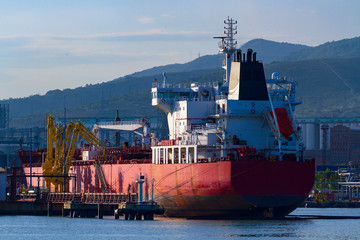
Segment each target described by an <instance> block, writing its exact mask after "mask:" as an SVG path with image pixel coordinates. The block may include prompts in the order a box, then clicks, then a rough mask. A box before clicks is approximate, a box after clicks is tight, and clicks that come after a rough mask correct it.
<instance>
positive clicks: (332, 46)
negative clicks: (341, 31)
mask: <svg viewBox="0 0 360 240" xmlns="http://www.w3.org/2000/svg"><path fill="white" fill-rule="evenodd" d="M351 57H360V37H356V38H351V39H344V40H340V41H333V42H327V43H325V44H322V45H319V46H317V47H311V48H304V49H301V50H299V51H296V52H292V53H290V54H289V55H287V56H284V57H282V58H281V59H280V60H281V61H299V60H306V59H314V58H351Z"/></svg>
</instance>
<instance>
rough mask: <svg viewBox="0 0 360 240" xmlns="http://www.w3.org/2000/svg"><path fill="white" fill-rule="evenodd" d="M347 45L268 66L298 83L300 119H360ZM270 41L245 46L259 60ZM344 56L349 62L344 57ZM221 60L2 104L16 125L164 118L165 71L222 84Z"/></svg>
mask: <svg viewBox="0 0 360 240" xmlns="http://www.w3.org/2000/svg"><path fill="white" fill-rule="evenodd" d="M343 41H344V42H343ZM343 41H338V42H333V43H326V44H323V45H321V46H319V48H317V49H318V50H317V51H318V54H320V52H324V51H328V52H331V54H330V53H329V56H332V57H331V58H329V59H324V58H322V59H321V58H317V59H307V60H301V61H289V62H272V63H270V64H265V66H264V68H265V73H266V76H267V77H269V76H270V75H271V73H272V72H278V73H279V74H280V75H286V76H289V77H291V78H292V79H293V80H295V81H296V82H298V87H297V96H298V97H300V98H302V100H303V104H302V105H300V106H298V108H297V110H296V112H295V113H296V116H298V117H358V116H360V108H359V107H358V106H360V94H359V93H360V83H359V81H358V76H360V68H359V66H360V56H359V57H356V54H358V51H359V49H360V46H359V45H358V42H359V38H356V39H352V40H351V41H349V40H343ZM269 42H270V41H265V40H261V39H260V40H258V39H256V40H253V41H250V42H249V43H247V45H244V47H245V49H246V48H252V49H254V50H255V51H258V49H260V52H259V54H258V56H261V47H260V45H261V44H264V46H265V45H266V44H273V43H271V42H270V43H269ZM344 43H346V44H344ZM259 44H260V45H259ZM275 45H277V46H278V47H281V46H286V47H285V48H286V49H285V48H284V50H279V49H276V48H273V49H272V50H269V53H270V52H271V51H274V52H277V53H278V54H280V53H281V54H286V52H287V51H290V50H289V49H292V50H294V49H295V48H296V46H293V45H290V46H289V45H287V44H285V45H284V43H278V44H275ZM275 45H274V46H275ZM331 46H333V50H331V49H332V47H331ZM346 46H347V47H346ZM298 47H300V48H303V50H299V52H303V53H304V52H306V51H308V50H309V48H308V47H306V46H301V45H300V46H298ZM311 49H313V48H311ZM325 49H328V50H325ZM292 50H291V51H292ZM299 52H298V53H299ZM313 52H314V51H311V53H313ZM340 53H342V54H343V55H342V56H346V58H340V57H341V56H340V55H339V54H340ZM263 54H264V53H263ZM293 54H295V53H293ZM309 54H310V53H309ZM289 56H290V55H289ZM313 56H317V55H316V54H315V55H313ZM334 56H338V57H334ZM354 56H355V57H354ZM275 57H279V55H276V56H274V59H275ZM258 59H261V57H260V58H259V57H258ZM221 62H222V57H221V55H209V56H204V57H201V58H198V59H196V60H194V61H191V62H189V63H185V64H172V65H167V66H161V67H156V68H152V69H148V70H145V71H142V72H139V73H134V74H131V75H129V76H125V77H121V78H118V79H114V80H112V81H108V82H104V83H101V84H94V85H91V84H89V85H86V86H84V87H79V88H76V89H66V90H63V91H60V90H52V91H49V92H47V93H46V94H45V95H35V96H30V97H26V98H17V99H8V100H2V101H0V104H9V106H10V126H11V127H30V126H44V123H45V121H44V119H45V116H46V114H48V113H55V114H56V115H58V116H63V114H64V108H65V107H66V111H67V117H69V118H82V117H90V118H91V117H94V118H95V117H97V118H99V117H106V118H107V117H109V118H113V117H114V116H115V113H116V110H117V109H119V110H120V115H121V116H126V117H149V116H158V115H159V114H161V113H160V112H159V110H157V109H156V108H154V107H152V106H151V96H150V89H151V86H152V83H153V81H154V79H157V80H158V81H162V79H163V76H162V73H163V72H164V71H165V72H167V77H168V82H169V83H179V82H215V81H222V79H223V75H224V72H223V70H222V69H221Z"/></svg>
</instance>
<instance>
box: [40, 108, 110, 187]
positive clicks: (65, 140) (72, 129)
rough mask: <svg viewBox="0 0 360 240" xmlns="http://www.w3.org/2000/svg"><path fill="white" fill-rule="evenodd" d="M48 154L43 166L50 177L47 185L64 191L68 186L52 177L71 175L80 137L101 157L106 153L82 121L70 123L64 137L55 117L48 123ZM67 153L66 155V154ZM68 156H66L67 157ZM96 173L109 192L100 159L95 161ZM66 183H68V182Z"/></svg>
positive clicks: (59, 179) (49, 119)
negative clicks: (71, 167) (70, 171)
mask: <svg viewBox="0 0 360 240" xmlns="http://www.w3.org/2000/svg"><path fill="white" fill-rule="evenodd" d="M47 128H48V130H47V154H46V159H45V162H44V163H43V165H42V168H43V172H44V174H45V175H49V177H45V181H46V185H47V187H48V189H50V184H51V183H52V184H54V186H55V191H59V190H60V191H63V190H64V187H65V189H66V186H67V185H68V184H67V183H65V186H64V178H62V177H50V176H52V175H53V176H54V175H58V176H59V175H65V176H67V175H68V173H69V169H70V166H71V161H72V160H73V156H74V152H75V148H76V143H77V140H78V137H79V135H80V136H81V137H82V138H83V139H84V140H85V141H86V142H88V143H89V144H91V145H93V146H94V147H95V148H96V149H97V150H98V151H99V155H100V156H103V154H104V152H105V148H104V146H103V145H102V144H101V141H100V140H99V139H98V138H97V137H96V136H95V135H94V134H93V133H92V132H91V131H89V130H88V129H87V128H86V127H85V126H84V125H83V124H82V122H80V121H77V122H75V123H74V122H70V123H69V124H68V125H67V126H66V130H65V136H64V137H63V136H62V135H63V128H62V126H61V125H55V117H54V116H52V115H49V116H48V123H47ZM64 151H65V154H64ZM65 155H66V156H65ZM64 157H65V171H64ZM95 168H96V172H97V174H98V176H99V179H100V182H101V188H102V189H103V191H104V192H108V187H107V183H106V180H105V177H104V174H103V172H102V168H101V166H100V162H99V161H98V159H97V160H96V161H95ZM66 182H68V181H67V180H66ZM59 185H60V189H59Z"/></svg>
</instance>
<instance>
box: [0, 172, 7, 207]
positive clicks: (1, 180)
mask: <svg viewBox="0 0 360 240" xmlns="http://www.w3.org/2000/svg"><path fill="white" fill-rule="evenodd" d="M5 199H6V171H5V169H3V168H1V167H0V201H3V200H5Z"/></svg>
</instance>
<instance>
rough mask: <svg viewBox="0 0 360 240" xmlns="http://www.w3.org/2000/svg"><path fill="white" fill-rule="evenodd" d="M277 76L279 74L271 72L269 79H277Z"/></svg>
mask: <svg viewBox="0 0 360 240" xmlns="http://www.w3.org/2000/svg"><path fill="white" fill-rule="evenodd" d="M278 78H279V74H278V73H277V72H273V73H272V74H271V79H278Z"/></svg>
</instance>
